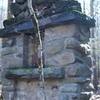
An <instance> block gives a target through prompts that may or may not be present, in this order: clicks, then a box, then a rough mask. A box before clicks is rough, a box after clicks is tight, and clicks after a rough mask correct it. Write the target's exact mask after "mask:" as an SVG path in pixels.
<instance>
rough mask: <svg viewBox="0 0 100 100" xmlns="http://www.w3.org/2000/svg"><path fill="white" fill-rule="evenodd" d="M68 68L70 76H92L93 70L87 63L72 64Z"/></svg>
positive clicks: (67, 71)
mask: <svg viewBox="0 0 100 100" xmlns="http://www.w3.org/2000/svg"><path fill="white" fill-rule="evenodd" d="M66 69H67V70H66V73H67V75H68V76H69V77H91V70H90V69H89V67H87V66H86V65H85V64H81V63H74V64H70V65H69V66H67V68H66Z"/></svg>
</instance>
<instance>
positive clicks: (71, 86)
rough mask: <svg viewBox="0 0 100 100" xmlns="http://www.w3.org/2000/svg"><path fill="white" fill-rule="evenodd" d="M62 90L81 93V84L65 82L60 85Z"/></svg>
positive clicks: (63, 91)
mask: <svg viewBox="0 0 100 100" xmlns="http://www.w3.org/2000/svg"><path fill="white" fill-rule="evenodd" d="M60 91H61V92H62V93H80V91H81V87H80V85H79V84H75V83H70V84H64V85H63V86H61V87H60Z"/></svg>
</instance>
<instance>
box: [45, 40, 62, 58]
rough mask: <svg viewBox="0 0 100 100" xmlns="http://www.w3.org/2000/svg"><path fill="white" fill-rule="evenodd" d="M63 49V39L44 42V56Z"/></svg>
mask: <svg viewBox="0 0 100 100" xmlns="http://www.w3.org/2000/svg"><path fill="white" fill-rule="evenodd" d="M63 49H64V39H57V40H53V41H48V42H46V43H45V49H44V53H45V57H50V56H53V55H55V54H56V53H59V52H60V51H62V50H63Z"/></svg>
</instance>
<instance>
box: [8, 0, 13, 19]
mask: <svg viewBox="0 0 100 100" xmlns="http://www.w3.org/2000/svg"><path fill="white" fill-rule="evenodd" d="M12 2H13V0H8V18H11V17H12V14H11V11H10V5H11V3H12Z"/></svg>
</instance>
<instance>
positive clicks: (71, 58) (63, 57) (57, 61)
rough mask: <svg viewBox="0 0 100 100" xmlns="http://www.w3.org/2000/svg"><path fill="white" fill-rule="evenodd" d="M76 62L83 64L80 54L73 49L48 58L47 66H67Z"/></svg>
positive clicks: (46, 60)
mask: <svg viewBox="0 0 100 100" xmlns="http://www.w3.org/2000/svg"><path fill="white" fill-rule="evenodd" d="M76 61H80V62H83V59H82V58H81V55H80V53H79V52H77V51H75V50H72V49H66V50H64V51H62V52H60V53H57V54H55V55H54V56H52V57H49V56H48V57H46V59H45V64H46V65H48V66H66V65H68V64H72V63H74V62H76Z"/></svg>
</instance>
